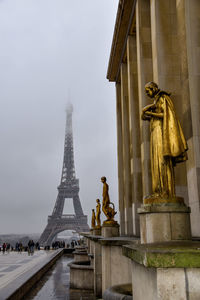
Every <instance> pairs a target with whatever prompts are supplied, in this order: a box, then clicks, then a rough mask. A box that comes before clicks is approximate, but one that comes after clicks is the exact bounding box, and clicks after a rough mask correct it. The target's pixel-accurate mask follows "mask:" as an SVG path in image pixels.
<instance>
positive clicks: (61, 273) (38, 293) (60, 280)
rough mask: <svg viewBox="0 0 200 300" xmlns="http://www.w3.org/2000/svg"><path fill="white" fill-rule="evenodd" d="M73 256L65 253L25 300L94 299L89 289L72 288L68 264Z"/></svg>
mask: <svg viewBox="0 0 200 300" xmlns="http://www.w3.org/2000/svg"><path fill="white" fill-rule="evenodd" d="M72 260H73V256H70V255H63V256H62V257H61V258H60V259H58V260H57V262H56V263H55V265H54V266H53V267H52V268H51V269H50V270H49V271H48V272H47V273H46V274H45V275H44V276H43V277H42V279H41V280H40V281H39V282H38V283H37V284H36V285H35V286H34V287H33V288H32V289H31V291H30V292H29V293H28V295H26V296H25V297H24V298H23V299H24V300H47V299H48V300H58V299H59V300H94V299H96V298H95V297H94V295H93V294H91V293H90V292H87V291H80V290H70V289H69V280H70V273H69V272H70V269H69V267H68V266H67V265H68V263H70V262H71V261H72Z"/></svg>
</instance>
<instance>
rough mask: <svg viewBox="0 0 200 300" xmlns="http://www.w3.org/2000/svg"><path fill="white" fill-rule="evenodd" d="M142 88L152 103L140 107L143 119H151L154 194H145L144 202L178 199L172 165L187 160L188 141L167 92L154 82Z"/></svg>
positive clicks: (173, 200)
mask: <svg viewBox="0 0 200 300" xmlns="http://www.w3.org/2000/svg"><path fill="white" fill-rule="evenodd" d="M145 91H146V94H147V95H148V96H149V97H150V98H154V101H153V103H152V104H150V105H147V106H145V107H144V108H143V110H142V119H143V120H147V121H150V134H151V136H150V157H151V173H152V191H153V194H152V195H151V196H148V197H146V203H159V202H177V201H181V200H178V198H176V195H175V179H174V166H175V165H176V164H177V163H179V162H183V161H185V160H187V153H186V151H187V150H188V147H187V143H186V140H185V137H184V135H183V131H182V128H181V125H180V123H179V120H178V118H177V116H176V113H175V110H174V105H173V102H172V100H171V99H170V94H169V93H167V92H164V91H161V90H160V89H159V88H158V85H157V84H156V83H154V82H149V83H147V84H146V85H145ZM148 199H149V201H148ZM162 199H163V200H162ZM144 203H145V199H144Z"/></svg>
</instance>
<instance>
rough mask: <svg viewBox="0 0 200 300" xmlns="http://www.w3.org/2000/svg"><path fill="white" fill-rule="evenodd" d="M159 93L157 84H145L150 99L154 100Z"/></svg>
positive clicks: (151, 82)
mask: <svg viewBox="0 0 200 300" xmlns="http://www.w3.org/2000/svg"><path fill="white" fill-rule="evenodd" d="M158 91H159V89H158V85H157V83H155V82H153V81H150V82H148V83H146V84H145V92H146V94H147V96H149V97H150V98H153V97H154V96H155V94H157V92H158Z"/></svg>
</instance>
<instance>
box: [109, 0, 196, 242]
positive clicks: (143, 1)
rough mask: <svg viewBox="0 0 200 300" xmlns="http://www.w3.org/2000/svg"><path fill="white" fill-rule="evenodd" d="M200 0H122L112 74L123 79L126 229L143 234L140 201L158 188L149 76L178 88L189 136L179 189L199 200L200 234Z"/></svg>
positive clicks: (121, 160)
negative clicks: (148, 115)
mask: <svg viewBox="0 0 200 300" xmlns="http://www.w3.org/2000/svg"><path fill="white" fill-rule="evenodd" d="M199 14H200V1H198V0H167V1H163V0H137V1H136V0H120V1H119V6H118V11H117V17H116V23H115V29H114V35H113V41H112V47H111V53H110V59H109V65H108V72H107V78H108V79H109V81H111V82H115V86H116V109H117V137H118V178H119V210H120V231H121V232H120V234H121V235H122V236H124V235H125V236H139V217H138V214H137V209H138V207H140V205H141V204H142V202H143V197H144V196H146V195H148V194H150V193H151V168H150V157H149V125H148V124H146V123H148V122H143V121H142V120H141V117H140V116H141V109H142V107H144V106H145V105H147V104H148V103H149V100H148V98H147V97H146V95H145V91H144V86H145V84H146V83H147V82H149V81H154V82H156V83H157V84H158V85H159V87H160V88H161V89H163V90H165V91H168V92H170V93H171V98H172V100H173V102H174V105H175V109H176V112H177V115H178V118H179V120H180V122H181V125H182V127H183V131H184V134H185V137H186V139H187V143H188V147H189V150H188V161H187V163H186V164H179V165H178V166H177V167H176V174H175V178H176V194H177V195H178V196H182V197H184V200H185V203H186V204H187V205H188V206H189V207H190V208H191V229H192V236H193V237H199V236H200V226H199V222H200V96H199V90H198V87H199V86H200V18H199Z"/></svg>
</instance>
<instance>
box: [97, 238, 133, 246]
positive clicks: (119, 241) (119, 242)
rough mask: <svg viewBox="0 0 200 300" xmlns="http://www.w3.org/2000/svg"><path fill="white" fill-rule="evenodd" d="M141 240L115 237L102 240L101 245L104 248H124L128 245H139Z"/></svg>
mask: <svg viewBox="0 0 200 300" xmlns="http://www.w3.org/2000/svg"><path fill="white" fill-rule="evenodd" d="M138 242H139V238H135V237H134V238H133V237H132V238H129V237H113V238H102V239H101V240H99V243H100V244H101V245H103V246H123V245H126V244H134V243H138Z"/></svg>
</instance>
